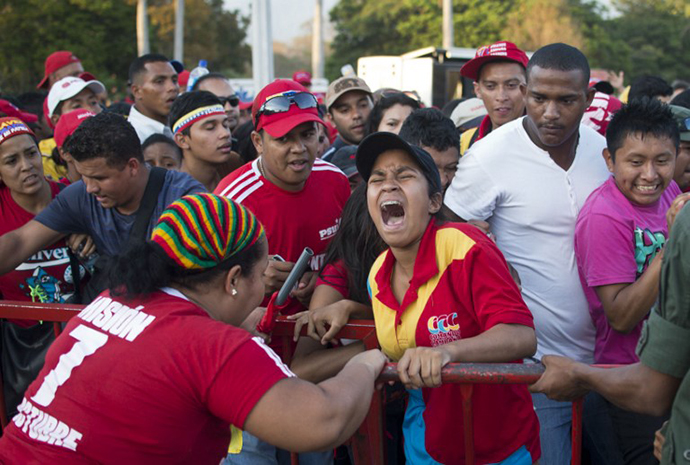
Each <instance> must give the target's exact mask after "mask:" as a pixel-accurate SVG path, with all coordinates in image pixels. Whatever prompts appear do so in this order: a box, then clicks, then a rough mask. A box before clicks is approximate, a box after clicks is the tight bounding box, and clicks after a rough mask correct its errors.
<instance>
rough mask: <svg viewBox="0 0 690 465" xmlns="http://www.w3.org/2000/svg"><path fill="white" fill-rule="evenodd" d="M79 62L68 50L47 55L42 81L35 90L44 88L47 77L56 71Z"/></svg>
mask: <svg viewBox="0 0 690 465" xmlns="http://www.w3.org/2000/svg"><path fill="white" fill-rule="evenodd" d="M80 62H81V60H80V59H79V58H77V57H76V56H75V55H74V54H73V53H72V52H70V51H68V50H58V51H57V52H53V53H51V54H50V55H48V58H46V63H45V73H44V76H43V79H42V80H41V82H39V83H38V85H37V86H36V88H37V89H40V88H42V87H46V85H47V84H48V76H50V75H51V74H52V73H54V72H55V71H57V70H58V69H60V68H63V67H65V66H67V65H69V64H70V63H80Z"/></svg>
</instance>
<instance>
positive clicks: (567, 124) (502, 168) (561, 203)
mask: <svg viewBox="0 0 690 465" xmlns="http://www.w3.org/2000/svg"><path fill="white" fill-rule="evenodd" d="M588 81H589V64H588V63H587V59H586V58H585V56H584V55H583V54H582V53H581V52H580V51H579V50H577V49H576V48H573V47H570V46H568V45H565V44H551V45H547V46H546V47H543V48H541V49H539V50H538V51H537V52H535V54H534V56H533V57H532V59H531V60H530V62H529V64H528V66H527V95H526V104H527V116H525V117H523V118H519V119H517V120H515V121H512V122H510V123H508V124H505V125H503V126H501V127H500V128H498V129H497V130H495V131H492V132H491V134H489V135H488V136H487V137H486V138H484V139H482V140H480V141H478V142H477V143H476V144H475V145H473V146H472V148H471V149H470V150H469V151H468V152H467V154H466V155H465V156H464V157H463V158H461V160H460V164H459V166H458V170H457V172H456V175H455V178H454V179H453V182H452V183H451V186H450V188H449V189H448V191H447V193H446V197H445V205H446V207H447V210H450V211H448V213H449V215H450V216H451V217H452V216H455V217H456V219H457V218H460V219H464V220H472V219H477V220H486V221H488V222H489V224H490V226H491V230H492V232H493V233H494V234H495V235H496V242H497V244H498V247H499V248H500V249H501V251H502V252H503V254H504V255H505V257H506V259H507V260H508V262H510V263H511V265H513V267H515V269H516V270H517V272H518V273H519V275H520V278H521V280H522V294H523V297H524V299H525V302H526V303H527V306H528V307H529V308H530V310H531V311H532V313H533V315H534V323H535V327H536V331H537V340H538V344H539V346H538V349H537V355H538V356H539V357H541V356H542V355H545V354H559V355H567V356H569V357H570V358H573V359H576V360H578V361H583V362H591V361H592V355H593V350H594V335H595V331H594V326H593V324H592V321H591V318H590V316H589V312H588V307H587V300H586V299H585V295H584V292H583V290H582V286H581V285H580V280H579V277H578V272H577V263H576V261H575V252H574V248H573V238H574V233H575V222H576V220H577V215H578V212H579V211H580V208H581V207H582V205H583V204H584V202H585V200H586V199H587V197H588V196H589V194H590V193H591V192H592V191H593V190H594V189H596V188H597V187H598V186H599V185H601V184H602V183H603V182H604V181H605V180H606V178H607V177H608V171H607V170H606V165H605V163H604V160H603V158H602V155H601V154H602V150H603V148H604V147H605V145H606V141H605V140H604V138H603V137H602V136H601V135H599V134H598V133H596V132H595V131H594V130H592V129H590V128H588V127H585V126H580V120H581V118H582V115H583V113H584V111H585V109H586V108H587V107H588V106H589V105H590V103H591V102H592V98H593V96H594V91H590V90H589V89H588V87H587V84H588ZM453 214H454V215H453ZM534 403H535V407H536V409H537V414H538V416H539V421H540V424H541V445H542V457H543V462H544V463H548V464H555V465H559V464H565V463H570V438H569V434H570V423H571V413H570V408H571V405H570V404H567V403H558V402H554V401H550V400H548V399H546V397H545V396H543V395H537V394H535V395H534Z"/></svg>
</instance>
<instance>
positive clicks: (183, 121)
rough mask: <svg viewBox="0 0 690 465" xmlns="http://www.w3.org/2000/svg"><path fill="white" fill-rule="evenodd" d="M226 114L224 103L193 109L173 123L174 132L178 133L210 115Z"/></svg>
mask: <svg viewBox="0 0 690 465" xmlns="http://www.w3.org/2000/svg"><path fill="white" fill-rule="evenodd" d="M216 115H225V109H224V108H223V106H222V105H211V106H208V107H201V108H197V109H196V110H192V111H190V112H189V113H187V114H186V115H184V116H183V117H182V118H180V119H178V120H177V121H176V122H175V124H173V128H172V130H173V134H177V133H178V132H180V131H184V130H185V129H187V128H188V127H190V126H191V125H192V124H194V123H196V122H197V121H199V120H201V119H204V118H208V117H209V116H216Z"/></svg>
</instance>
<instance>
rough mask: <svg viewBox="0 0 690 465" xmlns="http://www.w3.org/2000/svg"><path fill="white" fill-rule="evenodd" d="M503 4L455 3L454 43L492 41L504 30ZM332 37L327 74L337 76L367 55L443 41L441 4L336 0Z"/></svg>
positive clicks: (501, 0)
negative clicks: (344, 68) (342, 69)
mask: <svg viewBox="0 0 690 465" xmlns="http://www.w3.org/2000/svg"><path fill="white" fill-rule="evenodd" d="M512 3H513V2H511V1H506V0H455V1H454V2H453V21H454V36H455V37H454V42H455V44H456V46H459V47H478V46H480V45H482V44H485V43H487V42H491V41H492V40H493V38H494V37H496V36H498V35H499V33H500V31H501V30H502V29H503V27H504V26H505V13H506V12H507V11H508V10H509V8H510V5H511V4H512ZM330 18H331V22H332V23H333V24H334V25H335V29H336V34H337V35H336V37H335V39H334V41H333V43H332V44H331V47H332V53H331V54H330V56H329V57H328V60H327V63H326V74H327V75H329V76H330V77H334V76H337V75H338V73H339V70H340V67H341V66H342V65H344V64H347V63H350V64H352V65H353V66H356V63H357V58H359V57H360V56H367V55H399V54H401V53H405V52H408V51H411V50H414V49H417V48H422V47H428V46H430V45H437V46H440V44H441V40H442V32H441V31H442V24H441V20H442V14H441V4H440V2H439V1H438V0H340V2H339V3H338V4H337V5H336V6H335V7H334V8H333V9H332V10H331V13H330Z"/></svg>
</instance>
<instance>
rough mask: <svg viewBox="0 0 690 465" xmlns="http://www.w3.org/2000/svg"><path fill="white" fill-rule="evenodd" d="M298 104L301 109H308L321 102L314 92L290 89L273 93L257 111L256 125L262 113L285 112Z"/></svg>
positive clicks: (268, 114)
mask: <svg viewBox="0 0 690 465" xmlns="http://www.w3.org/2000/svg"><path fill="white" fill-rule="evenodd" d="M293 103H294V104H295V105H297V108H299V109H300V110H306V109H309V108H317V107H318V105H319V102H317V100H316V97H315V96H314V94H311V93H309V92H299V91H295V90H290V91H287V92H283V93H280V94H277V95H272V96H270V97H268V99H267V100H266V101H265V102H264V103H263V105H261V107H259V111H257V112H256V121H254V126H255V127H258V126H259V117H260V116H261V115H265V116H270V115H274V114H276V113H285V112H286V111H288V110H290V106H291V105H292V104H293Z"/></svg>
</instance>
